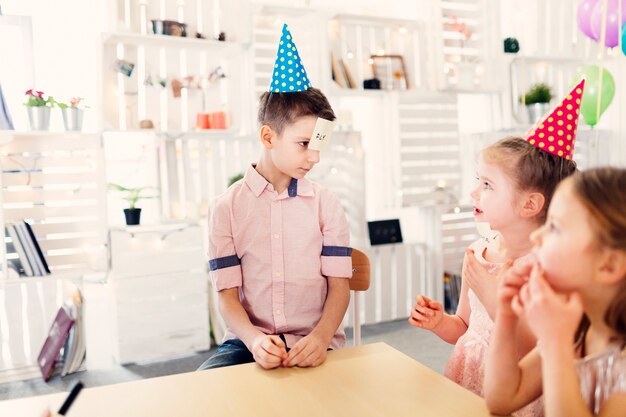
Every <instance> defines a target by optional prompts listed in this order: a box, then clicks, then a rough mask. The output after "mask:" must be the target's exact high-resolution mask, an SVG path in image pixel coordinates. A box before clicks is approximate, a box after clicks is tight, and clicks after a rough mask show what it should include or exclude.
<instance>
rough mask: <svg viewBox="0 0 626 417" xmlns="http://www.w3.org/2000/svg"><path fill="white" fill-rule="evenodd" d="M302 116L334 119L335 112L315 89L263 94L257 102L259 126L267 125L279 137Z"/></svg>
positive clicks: (323, 96)
mask: <svg viewBox="0 0 626 417" xmlns="http://www.w3.org/2000/svg"><path fill="white" fill-rule="evenodd" d="M304 116H315V117H320V118H322V119H326V120H330V121H331V122H332V121H333V120H335V119H336V117H335V112H333V109H332V107H330V103H329V102H328V99H327V98H326V96H325V95H324V93H322V92H321V91H320V90H318V89H317V88H309V89H308V90H306V91H296V92H293V93H270V92H267V91H266V92H265V93H263V94H262V95H261V98H260V100H259V115H258V121H259V125H260V126H263V125H268V126H270V127H271V128H272V129H274V130H275V131H276V133H278V134H279V135H280V134H281V133H283V130H284V129H285V127H286V126H289V125H290V124H293V123H295V121H296V120H297V119H299V118H300V117H304Z"/></svg>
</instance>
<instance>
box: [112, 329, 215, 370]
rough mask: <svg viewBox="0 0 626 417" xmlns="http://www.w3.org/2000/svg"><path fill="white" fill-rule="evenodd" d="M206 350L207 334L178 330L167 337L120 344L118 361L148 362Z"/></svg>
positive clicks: (162, 336) (153, 337)
mask: <svg viewBox="0 0 626 417" xmlns="http://www.w3.org/2000/svg"><path fill="white" fill-rule="evenodd" d="M183 319H184V318H183ZM146 346H152V347H155V349H154V350H151V349H148V350H146ZM208 348H209V335H208V332H207V333H206V334H203V333H201V332H198V331H197V329H189V330H180V331H177V332H176V333H170V334H167V335H163V334H159V335H158V336H152V337H150V338H144V339H140V340H130V341H123V342H120V346H119V351H120V354H119V361H120V363H122V364H125V363H131V362H138V361H150V360H154V359H158V358H163V357H168V356H169V357H171V356H176V355H180V354H181V353H188V352H195V351H201V350H207V349H208Z"/></svg>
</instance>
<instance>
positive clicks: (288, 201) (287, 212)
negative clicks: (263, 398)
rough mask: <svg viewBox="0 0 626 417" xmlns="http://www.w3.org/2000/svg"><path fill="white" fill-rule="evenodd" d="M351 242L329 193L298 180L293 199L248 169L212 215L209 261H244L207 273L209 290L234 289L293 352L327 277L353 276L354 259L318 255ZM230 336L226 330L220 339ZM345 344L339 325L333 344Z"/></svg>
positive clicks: (319, 305)
mask: <svg viewBox="0 0 626 417" xmlns="http://www.w3.org/2000/svg"><path fill="white" fill-rule="evenodd" d="M349 241H350V234H349V229H348V223H347V221H346V217H345V214H344V211H343V208H342V207H341V204H340V203H339V200H338V199H337V197H335V195H334V194H333V193H331V192H330V191H328V190H325V189H324V188H321V187H319V186H318V185H317V184H315V183H311V182H310V181H308V180H306V179H300V180H298V181H297V196H295V197H289V194H288V190H284V191H283V192H282V193H281V194H280V195H279V194H277V193H276V192H275V191H274V188H273V186H272V185H271V184H270V183H268V182H267V180H266V179H265V178H263V176H261V174H259V173H258V172H257V171H256V170H255V169H254V167H252V166H251V167H250V168H248V171H247V172H246V174H245V176H244V179H243V180H242V181H240V182H238V183H236V184H235V185H233V186H232V187H231V188H230V189H229V190H228V191H227V192H226V193H224V194H223V195H221V196H220V197H218V198H217V200H216V202H215V203H214V206H213V208H212V210H211V212H210V216H209V259H211V260H215V259H219V258H228V257H231V256H232V255H235V256H236V257H237V258H239V260H240V263H241V264H240V265H233V266H229V267H221V268H219V269H216V270H212V271H211V274H210V275H211V279H212V282H213V286H214V288H215V289H216V290H217V291H221V290H224V289H227V288H236V287H237V288H239V299H240V300H241V304H242V305H243V307H244V309H245V310H246V312H247V313H248V316H249V317H250V321H251V322H252V324H253V325H254V326H256V327H257V328H258V329H259V330H261V331H262V332H263V333H266V334H281V333H282V334H284V335H285V339H286V341H287V346H288V347H292V346H293V345H294V344H295V343H296V342H297V341H298V340H299V339H301V338H302V337H304V336H306V335H308V334H309V333H311V331H312V330H313V328H314V327H315V325H316V324H317V323H318V322H319V320H320V318H321V316H322V311H323V308H324V303H325V301H326V293H327V282H326V277H339V278H350V277H352V259H351V257H350V256H349V255H344V256H322V255H321V254H322V247H323V246H324V247H329V246H330V247H340V248H347V247H348V246H349ZM232 259H235V258H231V260H232ZM235 261H236V260H235ZM234 338H237V336H236V335H235V334H234V333H232V332H230V331H229V330H227V332H226V335H225V336H224V340H229V339H234ZM344 344H345V334H344V332H343V326H339V329H338V330H337V332H336V333H335V335H334V337H333V340H332V342H331V345H330V347H331V348H333V349H337V348H340V347H342V346H343V345H344Z"/></svg>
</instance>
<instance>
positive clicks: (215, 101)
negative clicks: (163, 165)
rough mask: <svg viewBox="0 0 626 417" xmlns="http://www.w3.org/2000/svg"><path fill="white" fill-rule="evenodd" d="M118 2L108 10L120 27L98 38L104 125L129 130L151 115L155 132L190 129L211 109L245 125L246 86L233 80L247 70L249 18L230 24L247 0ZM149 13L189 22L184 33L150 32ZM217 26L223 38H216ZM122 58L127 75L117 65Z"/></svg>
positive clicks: (230, 125) (229, 123) (229, 122)
mask: <svg viewBox="0 0 626 417" xmlns="http://www.w3.org/2000/svg"><path fill="white" fill-rule="evenodd" d="M122 3H123V4H122ZM122 3H120V7H119V9H117V10H114V11H112V13H113V14H114V15H115V16H117V20H116V22H117V24H116V25H115V27H116V29H117V30H116V31H114V32H111V33H107V34H104V36H103V40H102V44H103V47H102V57H101V60H102V77H101V79H102V84H103V85H102V104H103V106H102V107H103V110H104V111H103V122H102V126H103V128H104V130H121V131H126V130H133V129H137V128H139V127H140V121H142V120H150V121H151V122H152V124H153V126H154V127H155V128H156V129H157V130H160V131H164V132H167V131H172V130H174V131H183V132H187V131H193V130H194V129H195V127H196V116H197V114H198V113H216V112H223V113H225V118H226V126H227V127H228V128H230V129H234V130H237V129H241V128H245V126H246V125H247V123H248V121H247V120H246V118H247V116H248V115H247V114H246V113H245V112H244V113H243V114H242V112H241V109H242V108H246V104H245V102H244V97H247V96H246V94H247V93H246V91H245V89H244V88H242V87H243V86H242V85H241V84H240V83H237V82H235V81H234V80H238V79H242V78H243V77H244V76H245V73H244V71H245V60H244V58H245V55H246V54H245V50H246V49H247V47H248V44H249V39H250V37H249V34H248V33H247V31H248V29H247V26H246V25H243V24H234V22H235V21H237V20H239V19H238V17H239V16H241V15H242V14H241V13H242V10H241V7H244V6H243V4H244V3H245V2H244V1H238V0H234V1H228V2H225V1H219V0H213V1H210V2H208V1H200V0H198V1H182V0H181V1H177V2H175V3H174V2H171V1H168V2H166V1H159V2H148V1H143V0H140V1H130V0H124V1H123V2H122ZM244 10H245V8H244ZM243 15H244V16H245V13H244V14H243ZM153 19H159V20H172V21H177V22H180V23H183V24H186V25H187V36H186V37H178V36H168V35H162V34H154V33H152V27H151V26H152V25H151V23H150V20H153ZM220 33H223V34H224V36H225V37H226V39H225V40H224V41H218V40H217V38H218V36H219V34H220ZM196 36H202V38H199V37H196ZM120 63H122V64H123V65H125V66H126V67H128V68H130V69H131V71H132V72H130V75H128V74H127V73H124V71H118V70H116V68H118V67H119V65H120ZM131 67H132V68H131ZM126 72H128V71H126ZM211 74H213V75H211ZM222 74H223V75H224V76H225V78H222V77H221V75H222ZM174 85H176V88H173V86H174ZM174 90H176V93H175V92H174ZM219 128H220V129H221V128H223V127H221V126H220V127H219Z"/></svg>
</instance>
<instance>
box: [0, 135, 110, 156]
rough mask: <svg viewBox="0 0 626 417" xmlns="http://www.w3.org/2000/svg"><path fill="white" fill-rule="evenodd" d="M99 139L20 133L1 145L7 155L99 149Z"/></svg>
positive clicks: (85, 136) (82, 136)
mask: <svg viewBox="0 0 626 417" xmlns="http://www.w3.org/2000/svg"><path fill="white" fill-rule="evenodd" d="M100 147H101V139H100V136H99V135H92V134H78V133H76V134H74V133H69V132H68V133H58V134H54V133H50V134H36V133H33V134H32V135H20V136H19V137H18V138H16V139H15V140H13V141H11V142H9V143H7V144H5V145H2V150H3V152H5V153H6V154H8V155H11V154H17V153H22V152H27V153H31V154H35V153H38V152H55V151H56V152H58V151H66V152H71V151H78V152H84V151H85V150H86V149H100Z"/></svg>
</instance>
